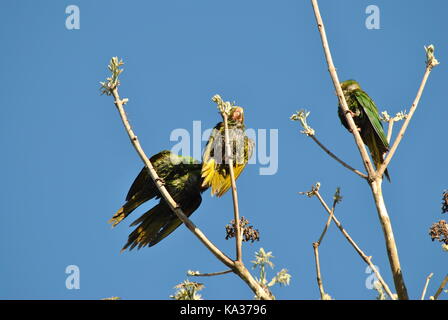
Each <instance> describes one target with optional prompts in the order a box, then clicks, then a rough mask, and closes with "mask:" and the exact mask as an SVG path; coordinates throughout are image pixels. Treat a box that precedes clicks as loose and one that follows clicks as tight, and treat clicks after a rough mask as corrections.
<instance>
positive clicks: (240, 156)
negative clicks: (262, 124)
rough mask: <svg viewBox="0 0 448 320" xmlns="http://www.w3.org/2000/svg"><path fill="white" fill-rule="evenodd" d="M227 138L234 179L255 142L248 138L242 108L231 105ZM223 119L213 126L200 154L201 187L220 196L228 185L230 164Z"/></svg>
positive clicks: (247, 159) (229, 184)
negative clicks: (231, 155) (227, 157)
mask: <svg viewBox="0 0 448 320" xmlns="http://www.w3.org/2000/svg"><path fill="white" fill-rule="evenodd" d="M227 123H228V129H229V141H230V146H231V152H232V153H233V157H232V158H233V168H234V174H235V180H236V179H238V177H239V175H240V174H241V172H242V171H243V169H244V168H245V167H246V164H247V162H248V161H249V159H250V157H251V156H252V152H253V147H254V142H253V140H252V139H250V138H248V137H247V136H246V133H245V126H244V109H243V108H241V107H237V106H235V107H232V109H231V110H230V114H229V116H228V121H227ZM225 154H226V153H225V129H224V122H219V123H218V124H217V125H216V126H215V127H214V128H213V131H212V133H211V135H210V138H209V139H208V142H207V145H206V146H205V150H204V154H203V156H202V178H203V179H204V180H203V183H202V186H203V187H204V188H209V187H211V189H212V190H211V193H212V195H217V196H218V197H221V196H222V195H223V194H224V193H226V191H227V190H229V188H230V187H231V181H230V171H229V166H228V164H227V163H226V161H225V160H226V156H225Z"/></svg>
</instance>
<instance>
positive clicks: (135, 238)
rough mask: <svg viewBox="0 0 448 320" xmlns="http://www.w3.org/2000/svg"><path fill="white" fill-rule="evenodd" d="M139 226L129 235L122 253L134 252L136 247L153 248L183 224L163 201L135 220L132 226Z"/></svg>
mask: <svg viewBox="0 0 448 320" xmlns="http://www.w3.org/2000/svg"><path fill="white" fill-rule="evenodd" d="M137 224H138V226H137V228H136V229H135V230H134V231H133V232H132V233H131V234H130V235H129V237H128V242H127V243H126V244H125V246H124V247H123V249H122V250H121V251H124V250H126V249H128V248H129V250H132V249H133V248H135V247H138V249H140V248H141V247H144V246H149V247H152V246H153V245H155V244H157V243H158V242H159V241H161V240H162V239H164V238H165V237H166V236H168V235H169V234H170V233H171V232H173V231H174V230H176V229H177V227H179V226H180V225H181V224H182V222H181V221H180V220H179V219H178V218H177V216H175V214H174V213H173V212H172V211H171V209H170V208H169V206H168V205H167V204H166V203H165V202H164V201H161V202H159V204H157V205H156V206H155V207H153V208H152V209H150V210H149V211H147V212H145V213H144V214H143V215H142V216H141V217H140V218H138V219H137V220H135V221H134V222H133V223H132V224H131V226H135V225H137Z"/></svg>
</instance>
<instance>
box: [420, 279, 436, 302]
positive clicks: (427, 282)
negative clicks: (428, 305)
mask: <svg viewBox="0 0 448 320" xmlns="http://www.w3.org/2000/svg"><path fill="white" fill-rule="evenodd" d="M433 275H434V273H432V272H431V273H430V274H429V276H427V277H426V281H425V286H424V287H423V292H422V297H421V300H425V295H426V290H427V289H428V284H429V280H431V278H432V276H433Z"/></svg>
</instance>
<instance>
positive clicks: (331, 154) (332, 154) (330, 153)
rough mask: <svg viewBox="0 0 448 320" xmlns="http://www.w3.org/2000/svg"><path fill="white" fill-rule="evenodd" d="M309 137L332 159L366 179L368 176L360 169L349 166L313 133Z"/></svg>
mask: <svg viewBox="0 0 448 320" xmlns="http://www.w3.org/2000/svg"><path fill="white" fill-rule="evenodd" d="M309 137H310V138H311V139H313V141H314V142H316V144H317V145H318V146H319V147H321V148H322V150H324V151H325V152H326V153H327V154H328V155H329V156H330V157H332V158H333V159H334V160H336V161H337V162H339V163H340V164H342V165H343V166H344V167H346V168H347V169H349V170H350V171H353V172H354V173H356V174H357V175H358V176H360V177H361V178H363V179H368V178H369V177H368V176H367V175H366V174H365V173H363V172H361V171H359V170H357V169H355V168H353V167H352V166H350V165H349V164H347V163H346V162H345V161H343V160H341V159H340V158H339V157H338V156H336V155H335V154H334V153H333V152H331V151H330V150H329V149H328V148H327V147H325V146H324V145H323V144H322V143H321V142H320V141H319V140H318V139H317V138H316V136H315V135H309Z"/></svg>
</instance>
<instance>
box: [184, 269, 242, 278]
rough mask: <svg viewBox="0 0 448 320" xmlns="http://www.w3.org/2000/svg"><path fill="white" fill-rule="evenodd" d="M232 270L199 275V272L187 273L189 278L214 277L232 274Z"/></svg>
mask: <svg viewBox="0 0 448 320" xmlns="http://www.w3.org/2000/svg"><path fill="white" fill-rule="evenodd" d="M232 272H233V270H232V269H229V270H225V271H219V272H209V273H199V272H192V273H189V274H188V275H189V276H192V277H214V276H221V275H223V274H228V273H232Z"/></svg>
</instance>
